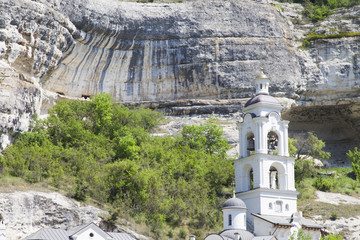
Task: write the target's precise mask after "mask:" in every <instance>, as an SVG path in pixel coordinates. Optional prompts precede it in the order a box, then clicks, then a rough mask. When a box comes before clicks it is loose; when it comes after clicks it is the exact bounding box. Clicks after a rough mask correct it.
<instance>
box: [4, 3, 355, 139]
mask: <svg viewBox="0 0 360 240" xmlns="http://www.w3.org/2000/svg"><path fill="white" fill-rule="evenodd" d="M278 4H279V3H278V2H274V3H272V1H267V0H259V1H252V0H244V1H238V0H227V1H223V0H208V1H203V0H192V1H186V2H184V3H173V4H164V3H149V4H142V3H135V2H120V1H117V0H62V1H60V0H33V1H31V0H12V1H6V0H0V11H1V13H2V14H1V16H0V58H1V59H0V61H1V62H2V63H4V64H3V65H4V66H5V65H6V64H8V66H9V67H5V68H9V69H11V71H13V72H14V74H15V75H16V74H17V76H18V77H13V78H11V79H12V80H11V81H12V83H11V84H13V85H14V84H15V83H16V84H20V85H24V86H25V85H26V87H24V88H21V87H13V88H12V89H11V90H10V89H8V88H2V89H1V90H0V91H1V95H2V96H3V99H4V102H7V105H4V106H2V108H3V110H1V111H2V112H7V109H12V108H14V109H17V108H19V107H18V106H19V104H17V105H16V104H15V102H12V101H14V99H15V98H14V99H12V100H11V101H7V100H6V96H11V95H16V96H17V98H19V99H22V104H23V106H22V107H21V108H20V109H24V108H25V106H27V107H26V109H27V110H28V112H29V111H30V113H29V114H24V110H21V112H19V113H18V112H16V111H15V112H14V111H13V112H12V114H11V116H13V117H14V118H18V120H16V121H15V122H17V125H16V124H15V123H14V124H13V125H11V124H10V122H12V120H10V121H9V120H8V116H7V115H4V114H2V115H1V116H5V118H6V119H5V120H4V118H3V117H2V120H1V121H2V122H6V123H7V124H2V126H3V129H7V130H3V132H5V133H6V135H3V138H6V139H5V140H2V141H1V142H2V143H4V142H7V141H8V139H9V138H11V134H9V132H11V131H12V130H9V129H14V131H15V132H16V131H23V130H26V126H28V124H27V125H26V124H25V122H26V121H29V119H30V117H31V115H32V114H33V113H35V112H37V113H46V110H47V109H48V108H49V107H51V105H52V103H53V102H55V101H56V98H57V96H56V95H54V94H55V93H58V94H59V95H65V96H66V97H82V96H83V97H87V96H92V95H95V94H97V93H99V92H108V93H110V94H111V95H112V96H113V97H114V98H115V99H116V100H118V101H122V102H126V103H134V102H137V103H138V102H144V101H147V102H152V103H155V104H156V102H159V103H160V105H161V102H165V103H170V102H172V101H174V103H179V100H180V102H181V101H183V100H185V101H186V100H188V99H206V100H211V99H239V98H247V97H250V96H251V95H252V94H253V92H254V90H253V86H252V80H253V78H254V77H255V76H256V74H257V73H258V69H259V68H260V67H264V71H265V73H266V74H267V75H268V76H269V77H270V79H271V80H272V84H271V87H270V92H271V93H272V94H273V95H275V96H277V97H288V98H292V99H294V100H296V104H297V105H300V106H302V107H306V108H304V109H305V110H304V111H308V112H309V113H311V112H312V111H315V112H316V111H317V109H316V106H318V105H327V106H332V105H334V106H337V105H339V104H343V103H344V102H346V103H349V104H350V103H351V104H353V105H354V106H357V105H358V104H359V97H358V96H359V84H360V79H359V78H360V73H359V71H360V70H359V69H360V66H359V62H360V59H359V56H360V52H359V41H360V40H359V37H351V38H340V39H328V40H316V41H313V42H312V45H311V48H310V49H305V50H304V49H301V48H299V46H300V45H301V41H299V40H300V39H301V38H302V37H304V36H305V34H306V33H307V32H309V31H310V30H312V29H316V32H318V33H322V34H330V33H334V32H335V33H336V32H342V31H351V32H360V27H359V26H360V25H359V16H360V7H354V8H352V9H349V10H347V11H346V12H340V11H339V12H338V13H336V14H334V15H333V16H331V17H330V18H329V19H328V20H326V21H324V22H322V23H319V24H317V25H316V26H314V25H313V24H307V25H297V24H293V23H292V21H291V20H293V22H296V21H294V19H300V21H301V18H302V17H301V15H299V12H301V10H302V7H301V6H300V5H298V4H284V5H283V7H284V11H282V9H280V8H278V7H277V6H278ZM314 27H316V28H314ZM6 71H8V70H6ZM9 71H10V70H9ZM19 76H22V77H21V78H20V77H19ZM24 79H25V80H24ZM9 80H10V78H7V81H9ZM14 86H15V85H14ZM44 93H46V94H44ZM24 94H25V95H26V94H27V95H26V96H27V97H28V98H26V99H24V98H22V97H20V96H22V95H24ZM34 103H36V104H34ZM41 104H43V105H41ZM195 105H196V104H195ZM12 106H14V107H12ZM193 106H194V105H192V104H188V105H187V106H173V107H171V108H167V109H165V111H167V112H169V113H173V114H183V113H189V114H191V113H200V114H201V113H209V112H210V111H215V112H222V111H223V112H224V113H229V112H234V108H235V107H236V106H235V105H231V106H230V105H229V106H228V107H226V105H224V104H220V105H217V104H215V105H212V103H210V105H209V106H203V105H202V106H197V107H195V108H194V107H193ZM314 106H315V107H314ZM239 109H241V106H239ZM16 116H18V117H16ZM291 116H293V118H294V119H296V116H294V115H291ZM21 119H22V120H21ZM318 120H321V119H318ZM20 123H21V124H20ZM19 124H20V125H21V127H19V126H20V125H19ZM305 125H306V124H305ZM359 125H360V124H358V123H357V122H356V121H354V127H355V129H356V130H357V131H358V132H360V129H359ZM290 130H291V129H290ZM304 130H310V128H308V129H304ZM332 140H336V139H332ZM3 145H5V144H3Z"/></svg>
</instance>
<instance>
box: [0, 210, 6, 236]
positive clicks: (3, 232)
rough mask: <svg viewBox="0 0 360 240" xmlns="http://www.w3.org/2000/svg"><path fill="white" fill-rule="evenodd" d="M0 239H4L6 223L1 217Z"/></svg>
mask: <svg viewBox="0 0 360 240" xmlns="http://www.w3.org/2000/svg"><path fill="white" fill-rule="evenodd" d="M0 216H1V215H0ZM0 240H6V225H5V223H4V220H3V219H1V220H0Z"/></svg>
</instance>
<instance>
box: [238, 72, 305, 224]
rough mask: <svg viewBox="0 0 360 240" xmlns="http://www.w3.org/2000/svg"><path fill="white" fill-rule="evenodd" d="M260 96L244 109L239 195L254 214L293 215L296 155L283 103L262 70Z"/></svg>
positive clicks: (295, 204)
mask: <svg viewBox="0 0 360 240" xmlns="http://www.w3.org/2000/svg"><path fill="white" fill-rule="evenodd" d="M254 82H255V86H256V95H255V96H254V97H253V98H251V99H250V100H249V101H248V102H247V103H246V104H245V108H244V110H243V112H244V118H243V122H242V123H240V124H239V148H240V149H239V152H240V155H239V159H237V160H236V161H235V190H236V196H237V197H238V198H240V199H242V200H243V201H244V202H245V204H246V206H247V208H248V214H247V221H248V225H249V228H250V229H252V228H253V225H252V222H253V221H252V218H253V217H252V215H251V213H255V214H260V215H270V216H284V217H285V216H286V217H290V216H291V215H292V214H293V213H295V212H296V211H297V194H298V192H297V191H296V189H295V181H294V158H292V157H289V152H288V124H289V121H286V120H283V119H281V112H280V111H281V109H282V107H281V105H280V103H279V102H278V101H277V100H276V99H275V98H274V97H272V96H270V95H269V82H270V81H269V78H268V77H267V76H266V75H265V74H264V72H263V70H262V69H261V70H260V75H259V76H258V77H257V78H256V79H255V80H254Z"/></svg>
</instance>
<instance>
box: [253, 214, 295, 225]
mask: <svg viewBox="0 0 360 240" xmlns="http://www.w3.org/2000/svg"><path fill="white" fill-rule="evenodd" d="M252 215H253V216H255V217H258V218H260V219H263V220H265V221H267V222H270V223H273V224H277V225H282V226H294V224H292V223H290V218H289V217H283V216H271V215H260V214H255V213H252Z"/></svg>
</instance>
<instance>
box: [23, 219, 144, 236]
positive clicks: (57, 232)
mask: <svg viewBox="0 0 360 240" xmlns="http://www.w3.org/2000/svg"><path fill="white" fill-rule="evenodd" d="M40 239H41V240H137V238H135V237H134V236H133V235H131V234H129V233H113V232H105V231H104V230H102V229H101V228H99V227H98V226H97V225H96V224H94V223H89V224H84V225H81V226H78V227H75V228H71V229H67V230H65V229H53V228H42V229H40V230H39V231H37V232H35V233H33V234H31V235H30V236H28V237H26V238H24V239H23V240H40Z"/></svg>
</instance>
